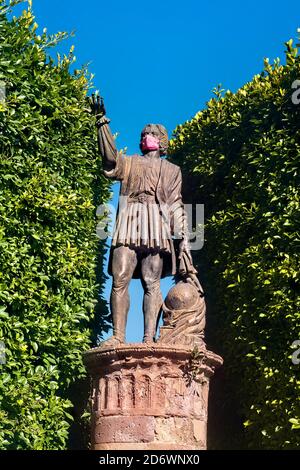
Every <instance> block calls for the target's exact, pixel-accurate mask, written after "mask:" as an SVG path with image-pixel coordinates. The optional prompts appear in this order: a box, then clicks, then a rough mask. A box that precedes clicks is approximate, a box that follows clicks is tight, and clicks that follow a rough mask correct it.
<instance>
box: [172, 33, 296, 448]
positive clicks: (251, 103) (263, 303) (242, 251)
mask: <svg viewBox="0 0 300 470" xmlns="http://www.w3.org/2000/svg"><path fill="white" fill-rule="evenodd" d="M286 47H287V49H286V59H287V60H286V64H285V65H280V63H279V61H278V60H277V61H275V63H274V64H273V65H271V64H270V63H269V62H268V61H267V60H265V67H264V70H263V72H262V73H261V74H260V75H256V76H254V78H253V80H252V81H250V82H249V83H247V84H245V86H243V87H242V88H241V89H239V90H238V91H237V92H236V93H231V92H229V91H227V92H226V93H225V94H224V93H223V91H222V90H220V88H217V89H216V90H215V95H216V96H215V97H214V98H213V99H211V100H210V101H209V102H208V104H207V108H206V109H205V110H203V111H200V112H198V113H197V114H196V115H195V117H194V118H193V119H192V120H191V121H188V122H186V123H185V124H183V125H181V126H178V127H177V128H176V130H175V137H174V139H173V141H172V143H171V158H172V159H173V160H174V162H176V163H177V164H180V165H181V166H182V168H183V171H184V173H185V174H186V176H187V178H188V179H189V184H188V187H189V194H187V201H188V202H194V203H204V204H205V212H206V228H205V245H204V248H203V250H202V251H201V252H200V253H196V254H195V261H196V263H197V265H198V268H199V273H200V277H202V278H203V282H204V285H205V288H206V292H207V300H208V304H209V307H210V309H209V312H210V315H209V318H208V323H209V331H208V336H209V341H210V343H211V345H212V346H213V348H214V349H215V350H216V351H217V352H219V353H221V354H222V355H223V357H224V359H225V365H224V367H223V371H222V372H221V374H223V376H222V380H221V382H222V383H219V385H220V387H221V388H222V393H221V394H220V393H219V392H218V391H217V390H215V393H216V394H217V395H218V396H219V399H218V401H219V403H218V405H216V406H218V407H219V411H218V413H219V417H220V416H222V419H225V423H223V424H222V419H221V420H220V419H219V421H218V424H217V425H216V428H217V427H219V435H218V436H215V437H214V444H213V445H214V446H215V447H223V448H224V447H237V446H239V447H243V446H246V447H252V448H253V447H254V448H270V449H276V448H280V449H284V448H285V449H286V448H299V447H300V436H299V428H300V377H299V372H300V366H299V365H296V364H293V362H292V360H291V355H292V353H293V352H294V351H293V349H292V343H293V342H294V341H295V340H298V339H299V331H300V301H299V228H300V227H299V183H300V181H299V159H300V129H299V122H300V104H298V105H297V104H296V103H293V102H292V94H293V93H294V100H295V99H296V101H297V98H298V99H299V96H300V93H299V90H298V92H297V90H295V89H292V84H294V87H295V86H297V83H295V80H297V79H298V80H300V58H299V54H298V51H297V48H296V47H294V46H293V42H292V41H291V40H290V41H289V42H287V43H286ZM299 83H300V82H298V88H299ZM225 409H226V410H227V411H226V410H225ZM233 422H234V423H235V424H234V423H233ZM236 423H238V424H237V425H236ZM239 423H243V425H244V427H243V429H242V426H241V427H239ZM231 426H232V428H231ZM236 431H237V433H236Z"/></svg>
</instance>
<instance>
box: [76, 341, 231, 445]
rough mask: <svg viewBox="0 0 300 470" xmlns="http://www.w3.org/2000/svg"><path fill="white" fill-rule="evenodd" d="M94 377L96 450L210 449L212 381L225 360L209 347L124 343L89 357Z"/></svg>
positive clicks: (87, 353) (88, 352) (90, 368)
mask: <svg viewBox="0 0 300 470" xmlns="http://www.w3.org/2000/svg"><path fill="white" fill-rule="evenodd" d="M84 361H85V364H86V366H87V369H88V371H89V373H90V375H91V376H92V381H93V394H92V449H94V450H114V449H116V450H118V449H120V450H125V449H126V450H134V449H142V450H147V449H148V450H155V449H162V450H168V449H178V450H179V449H185V450H195V449H206V426H207V406H208V391H209V380H210V378H211V377H212V375H213V373H214V370H215V368H216V367H218V366H220V365H221V364H222V358H221V357H220V356H217V355H216V354H214V353H212V352H210V351H207V350H206V349H205V346H204V345H203V348H200V349H199V350H198V351H197V353H196V354H194V353H192V351H191V349H190V348H187V347H184V346H178V347H176V346H174V345H170V346H168V345H166V344H163V343H161V344H159V343H156V344H153V345H147V344H140V343H137V344H123V345H121V346H119V347H117V348H115V349H103V347H102V348H94V349H91V350H90V351H87V352H86V353H85V356H84Z"/></svg>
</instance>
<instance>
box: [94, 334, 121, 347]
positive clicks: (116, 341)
mask: <svg viewBox="0 0 300 470" xmlns="http://www.w3.org/2000/svg"><path fill="white" fill-rule="evenodd" d="M123 343H124V339H123V340H122V339H121V338H119V337H118V336H115V335H113V336H112V337H111V338H109V339H107V340H105V341H101V343H100V344H99V346H98V347H99V348H101V349H108V348H116V347H117V346H120V344H123Z"/></svg>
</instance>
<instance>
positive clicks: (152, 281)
mask: <svg viewBox="0 0 300 470" xmlns="http://www.w3.org/2000/svg"><path fill="white" fill-rule="evenodd" d="M143 283H144V286H145V288H146V290H148V291H155V290H159V289H160V279H159V278H158V277H157V276H149V275H148V276H147V275H146V276H144V278H143Z"/></svg>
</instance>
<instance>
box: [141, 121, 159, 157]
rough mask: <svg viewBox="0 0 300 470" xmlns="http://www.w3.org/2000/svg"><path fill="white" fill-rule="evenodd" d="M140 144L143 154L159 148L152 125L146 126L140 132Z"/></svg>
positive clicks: (157, 137)
mask: <svg viewBox="0 0 300 470" xmlns="http://www.w3.org/2000/svg"><path fill="white" fill-rule="evenodd" d="M140 146H141V150H142V152H143V154H146V153H148V152H153V151H155V150H159V148H160V140H159V133H158V131H157V129H155V128H154V127H152V126H147V127H146V128H145V129H144V131H143V132H142V134H141V143H140Z"/></svg>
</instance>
